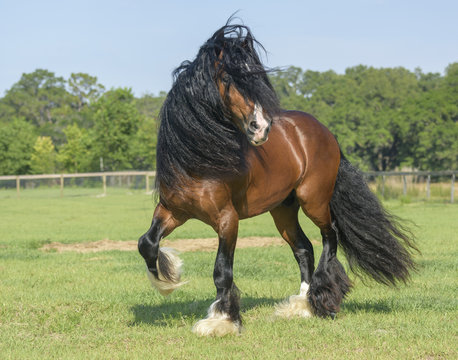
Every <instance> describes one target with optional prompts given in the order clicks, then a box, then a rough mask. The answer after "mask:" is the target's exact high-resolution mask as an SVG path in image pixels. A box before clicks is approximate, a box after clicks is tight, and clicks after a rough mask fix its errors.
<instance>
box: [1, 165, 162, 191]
mask: <svg viewBox="0 0 458 360" xmlns="http://www.w3.org/2000/svg"><path fill="white" fill-rule="evenodd" d="M108 176H119V177H122V176H144V177H145V191H146V192H150V181H149V179H150V177H154V176H156V172H155V171H112V172H99V173H77V174H44V175H9V176H0V181H1V180H16V192H17V196H18V197H20V195H21V181H22V180H52V179H56V180H59V184H60V196H61V197H63V196H64V179H72V178H101V179H102V186H103V195H106V193H107V177H108Z"/></svg>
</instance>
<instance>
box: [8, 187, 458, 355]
mask: <svg viewBox="0 0 458 360" xmlns="http://www.w3.org/2000/svg"><path fill="white" fill-rule="evenodd" d="M96 193H97V192H96V191H95V192H94V193H91V191H88V193H85V194H84V196H81V194H80V190H75V191H73V192H72V190H71V189H69V190H68V191H67V190H66V195H65V197H64V198H62V199H60V198H59V193H58V191H57V192H55V191H52V190H33V191H32V190H29V191H24V192H23V193H21V198H20V199H17V198H16V193H15V192H14V191H2V192H1V194H0V222H1V225H0V359H277V358H282V359H456V358H457V357H458V352H457V345H456V344H458V303H457V295H458V293H457V290H458V204H446V203H439V202H429V203H426V202H416V203H410V204H406V203H402V202H401V201H393V202H389V203H386V206H387V207H388V208H389V209H390V210H391V211H392V212H393V213H395V214H397V215H399V216H401V217H403V218H406V219H409V220H412V221H413V222H415V223H416V226H415V227H413V230H414V232H415V234H416V235H417V242H418V246H419V248H420V249H421V251H422V254H421V255H418V256H416V258H417V262H418V264H419V271H418V273H415V274H413V276H412V281H411V282H410V283H409V284H408V285H407V286H401V287H399V288H398V289H392V288H387V287H384V286H381V285H378V284H375V283H374V282H371V281H367V282H366V284H364V283H363V282H362V281H361V280H359V279H358V278H355V276H353V275H351V278H352V279H353V280H354V283H355V287H354V289H353V290H352V292H351V293H350V294H349V296H348V298H347V299H346V300H345V302H344V304H343V306H342V311H341V313H339V315H338V317H337V319H336V320H335V321H332V320H323V319H317V318H313V319H294V320H284V319H277V318H275V317H274V315H273V313H274V305H275V303H277V302H279V301H281V300H283V299H285V298H287V297H288V296H290V295H292V294H294V293H297V291H298V289H299V285H300V284H299V271H298V268H297V265H296V263H295V261H294V259H293V256H292V253H291V251H290V250H289V248H288V247H287V246H280V247H270V248H252V249H240V250H238V251H237V252H236V258H235V268H234V277H235V281H236V283H237V285H238V287H239V288H240V289H241V291H242V312H243V318H244V325H245V326H244V327H245V330H244V332H243V333H242V335H241V336H229V337H225V338H199V337H196V336H195V335H194V334H192V333H191V331H190V329H191V327H192V325H193V323H194V322H195V321H197V320H198V319H200V318H202V317H204V316H205V314H206V310H207V308H208V306H209V305H210V303H211V302H212V301H213V299H214V295H215V289H214V286H213V280H212V277H211V275H212V272H213V263H214V258H215V253H209V252H192V253H183V254H181V257H182V259H183V260H184V267H185V268H184V279H185V280H189V283H188V284H187V285H186V286H184V287H182V288H181V289H180V290H178V291H177V292H175V293H173V294H172V295H171V296H170V297H168V298H163V297H161V296H160V295H159V294H158V293H156V292H155V291H154V290H153V289H152V288H151V287H150V285H149V282H148V280H147V278H146V274H145V268H144V263H143V259H142V258H141V257H140V256H139V255H138V254H137V253H136V252H120V251H106V252H99V253H92V254H77V253H72V252H67V253H53V252H43V251H41V250H40V247H41V246H42V245H43V244H46V243H49V242H54V241H59V242H64V243H73V242H89V241H96V240H101V239H105V238H109V239H112V240H132V239H136V238H138V237H139V235H141V234H142V233H143V232H144V231H145V230H147V228H148V225H149V223H150V220H151V214H152V211H153V204H152V199H151V196H147V195H144V194H143V193H142V192H127V191H126V190H110V191H109V192H108V196H106V197H97V196H96ZM302 220H303V227H304V230H305V231H306V233H308V234H309V237H310V238H312V239H319V232H318V231H317V230H316V229H315V228H314V227H313V225H311V224H310V222H309V221H307V220H306V219H302ZM252 235H260V236H277V233H276V230H275V228H274V226H273V223H272V221H271V219H270V217H269V216H268V215H263V216H260V217H257V218H254V219H250V220H246V221H243V222H242V223H241V226H240V236H252ZM214 236H215V235H214V233H213V231H212V230H211V229H210V228H208V227H206V226H204V225H202V224H200V223H198V222H189V223H187V224H185V225H184V226H183V227H181V228H179V229H177V231H176V232H174V233H173V234H172V235H171V236H170V238H175V239H176V238H198V237H200V238H201V237H214ZM315 248H316V256H317V257H318V256H319V254H320V253H321V248H320V246H316V247H315Z"/></svg>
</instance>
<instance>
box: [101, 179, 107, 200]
mask: <svg viewBox="0 0 458 360" xmlns="http://www.w3.org/2000/svg"><path fill="white" fill-rule="evenodd" d="M102 182H103V195H104V196H105V195H106V194H107V176H106V175H105V174H103V175H102Z"/></svg>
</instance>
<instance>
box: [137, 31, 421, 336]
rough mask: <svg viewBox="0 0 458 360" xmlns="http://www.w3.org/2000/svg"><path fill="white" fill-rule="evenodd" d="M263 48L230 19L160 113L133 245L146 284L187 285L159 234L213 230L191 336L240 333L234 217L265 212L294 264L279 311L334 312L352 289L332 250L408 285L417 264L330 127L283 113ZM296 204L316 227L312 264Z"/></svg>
mask: <svg viewBox="0 0 458 360" xmlns="http://www.w3.org/2000/svg"><path fill="white" fill-rule="evenodd" d="M259 49H263V48H262V45H261V44H259V42H257V41H256V39H255V38H254V37H253V35H252V33H251V31H250V29H249V28H248V27H247V26H245V25H235V24H232V25H231V24H230V23H229V22H228V23H227V24H226V25H225V26H223V27H222V28H220V29H219V30H217V31H216V32H215V33H214V35H213V36H212V37H211V38H210V39H209V40H208V41H206V42H205V43H204V45H203V46H202V47H201V48H200V50H199V52H198V54H197V56H196V58H195V60H194V61H192V62H190V61H187V62H184V63H182V64H181V66H179V67H178V68H177V69H176V70H175V72H174V83H173V86H172V89H171V90H170V92H169V94H168V95H167V98H166V100H165V102H164V104H163V106H162V109H161V112H160V127H159V134H158V143H157V170H156V184H155V186H156V191H157V192H158V195H159V198H158V199H159V203H158V205H157V207H156V209H155V211H154V216H153V220H152V223H151V227H150V228H149V230H148V231H147V232H146V233H145V234H144V235H143V236H141V237H140V239H139V242H138V249H139V252H140V254H141V255H142V257H143V258H144V260H145V262H146V266H147V274H148V277H149V279H150V280H151V283H152V285H153V286H154V287H156V288H157V289H158V290H159V291H160V293H161V294H163V295H167V294H169V293H171V292H172V291H173V290H175V289H176V288H178V287H180V286H181V285H183V282H181V280H180V266H181V260H180V259H179V258H178V256H177V255H176V254H174V253H173V252H172V251H170V249H166V248H160V247H159V242H160V240H161V239H162V238H163V237H165V236H167V235H168V234H170V233H171V232H172V231H173V230H174V229H175V228H176V227H178V226H180V225H182V224H183V223H184V222H186V221H187V220H188V219H191V218H194V219H199V220H201V221H203V222H204V223H206V224H208V225H210V226H211V227H212V228H213V229H214V230H215V232H216V233H217V234H218V239H219V246H218V251H217V255H216V261H215V266H214V272H213V278H214V283H215V286H216V300H215V301H214V302H213V303H212V304H211V306H210V308H209V310H208V316H207V317H206V318H205V319H203V320H200V321H198V322H197V323H196V324H195V325H194V327H193V331H194V332H195V333H196V334H198V335H216V336H222V335H226V334H231V333H239V332H240V330H241V328H242V318H241V315H240V304H239V298H240V295H239V290H238V289H237V287H236V285H235V284H234V281H233V261H234V250H235V248H236V242H237V232H238V224H239V220H241V219H246V218H250V217H252V216H256V215H259V214H262V213H265V212H267V211H269V212H270V214H271V215H272V217H273V220H274V222H275V225H276V227H277V229H278V231H279V233H280V234H281V236H282V237H283V239H284V240H285V241H286V242H287V243H288V244H289V245H290V247H291V249H292V252H293V254H294V257H295V259H296V261H297V263H298V265H299V270H300V280H301V285H300V293H299V295H293V296H291V297H290V298H289V299H288V300H286V301H285V302H284V303H282V304H280V305H279V306H278V307H277V310H276V313H277V315H279V316H286V317H293V316H300V317H310V316H314V315H316V316H320V317H332V318H334V317H335V316H336V314H337V313H338V311H339V310H340V305H341V302H342V300H343V298H344V297H345V295H346V294H347V293H348V292H349V290H350V288H351V282H350V280H349V278H348V276H347V274H346V273H345V269H344V267H343V266H342V264H341V263H340V262H339V260H338V259H337V256H336V253H337V245H340V246H341V248H342V249H343V251H344V253H345V255H346V257H347V259H348V262H349V265H350V269H352V270H355V271H358V272H360V271H359V270H362V272H363V273H366V274H368V275H370V276H371V277H372V278H374V279H375V280H376V281H378V282H380V283H383V284H387V285H389V284H393V285H395V284H397V283H398V282H399V281H404V282H405V281H406V280H407V279H408V278H409V271H410V270H411V269H413V268H414V267H415V264H414V262H413V260H412V257H411V251H410V250H411V248H414V244H413V240H412V236H411V235H410V233H409V232H408V231H405V230H404V229H403V227H402V226H401V225H399V223H398V221H397V220H396V218H394V217H393V216H391V215H390V214H388V213H387V212H386V211H385V210H384V209H383V207H382V205H381V204H380V202H379V201H378V199H377V198H376V196H375V195H374V194H373V193H372V192H371V191H370V190H369V188H368V186H367V184H366V182H365V180H364V178H363V176H362V174H361V173H360V172H359V170H357V169H356V168H355V167H354V166H352V165H351V164H350V163H349V161H347V160H346V158H345V157H344V156H343V155H342V153H341V151H340V148H339V145H338V143H337V141H336V139H335V137H334V136H333V135H332V134H331V132H330V131H329V130H328V129H327V128H326V127H325V126H324V125H322V124H321V123H320V122H318V121H317V120H316V119H315V118H314V117H313V116H311V115H309V114H306V113H303V112H298V111H285V110H282V109H280V106H279V102H278V100H277V96H276V94H275V91H274V89H273V87H272V85H271V83H270V81H269V78H268V71H267V70H266V69H265V67H264V66H263V64H262V62H261V60H260V56H259V53H258V52H259ZM299 209H302V211H303V212H304V213H305V214H306V215H307V216H308V217H309V218H310V219H311V220H312V222H313V223H314V224H315V225H316V226H318V227H319V229H320V231H321V236H322V242H323V250H322V254H321V257H320V260H319V263H318V266H317V268H316V269H315V264H314V253H313V247H312V244H311V243H310V241H309V239H308V238H307V236H306V235H305V234H304V232H303V231H302V229H301V226H300V224H299V221H298V211H299Z"/></svg>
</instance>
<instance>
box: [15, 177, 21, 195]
mask: <svg viewBox="0 0 458 360" xmlns="http://www.w3.org/2000/svg"><path fill="white" fill-rule="evenodd" d="M16 192H17V198H18V199H19V198H20V197H21V179H20V178H19V176H16Z"/></svg>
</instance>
